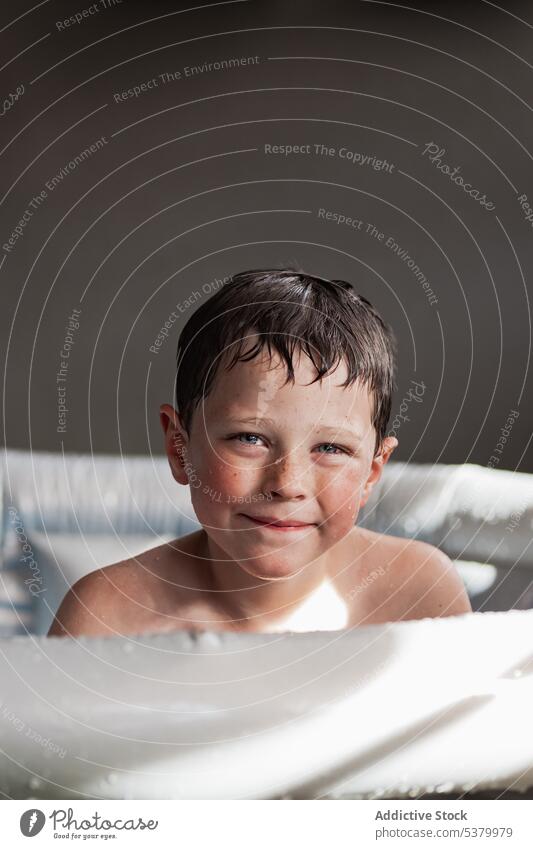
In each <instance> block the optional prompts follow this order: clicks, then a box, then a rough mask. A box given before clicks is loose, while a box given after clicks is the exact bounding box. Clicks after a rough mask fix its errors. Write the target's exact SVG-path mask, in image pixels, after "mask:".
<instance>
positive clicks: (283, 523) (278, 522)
mask: <svg viewBox="0 0 533 849" xmlns="http://www.w3.org/2000/svg"><path fill="white" fill-rule="evenodd" d="M241 516H244V517H245V518H246V519H250V521H252V522H256V523H257V524H258V525H263V526H264V527H268V528H275V529H277V530H291V529H292V530H296V529H300V528H312V527H313V526H314V524H315V523H314V522H299V521H298V520H297V519H278V518H276V517H275V516H250V515H248V514H247V513H241Z"/></svg>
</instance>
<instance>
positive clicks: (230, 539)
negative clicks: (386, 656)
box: [49, 269, 471, 636]
mask: <svg viewBox="0 0 533 849" xmlns="http://www.w3.org/2000/svg"><path fill="white" fill-rule="evenodd" d="M394 347H395V341H394V337H393V334H392V331H391V330H390V328H389V327H388V326H387V325H386V324H385V323H384V322H383V321H382V319H381V318H380V316H379V315H378V313H377V312H376V310H375V309H374V308H373V307H372V305H371V304H370V303H369V301H367V300H366V299H365V298H363V297H361V296H359V295H357V294H356V293H355V292H354V291H353V289H352V287H351V285H350V284H349V283H346V282H344V281H341V280H334V281H328V280H324V279H321V278H318V277H314V276H312V275H309V274H305V273H303V272H299V271H295V270H292V269H287V270H256V271H248V272H243V273H241V274H237V275H236V276H234V277H233V278H232V279H231V280H230V281H229V282H228V283H226V285H225V286H224V287H222V288H221V289H219V290H218V291H217V293H216V294H215V295H214V296H212V297H211V298H209V299H208V300H207V301H206V302H205V303H204V304H202V305H201V306H200V307H199V308H198V309H197V310H196V311H195V312H194V314H193V315H192V317H191V318H190V319H189V320H188V322H187V324H186V325H185V327H184V329H183V331H182V334H181V336H180V341H179V345H178V363H177V365H178V369H177V378H176V402H177V409H178V410H179V412H177V410H176V409H174V407H172V406H171V405H169V404H163V405H162V406H161V408H160V420H161V424H162V427H163V431H164V435H165V448H166V453H167V456H168V461H169V464H170V469H171V471H172V475H173V477H174V478H175V480H176V481H177V483H179V484H182V485H189V486H190V491H191V499H192V504H193V507H194V510H195V513H196V515H197V518H198V520H199V522H200V524H201V525H202V528H201V529H200V530H198V531H195V532H194V533H191V534H188V535H187V536H184V537H182V538H180V539H177V540H174V541H173V542H172V543H169V544H165V545H160V546H157V547H156V548H152V549H150V550H149V551H146V552H144V553H143V554H141V555H139V556H138V557H136V558H131V559H129V560H125V561H122V562H120V563H115V564H111V565H109V566H107V567H105V568H103V569H98V570H96V571H95V572H91V573H90V574H88V575H86V576H84V577H83V578H81V579H80V580H79V581H77V582H76V584H75V585H74V586H73V587H72V589H71V590H70V591H69V592H68V593H67V595H66V596H65V598H64V599H63V602H62V604H61V606H60V608H59V610H58V612H57V614H56V618H55V620H54V622H53V624H52V627H51V628H50V631H49V635H70V636H77V635H79V634H93V635H96V634H104V635H113V634H133V633H141V632H147V631H151V632H155V631H159V632H161V631H173V630H176V629H180V628H189V629H198V628H200V629H213V630H223V629H231V630H236V631H255V632H260V631H264V632H272V631H291V630H292V631H312V630H338V629H343V628H350V627H353V626H357V625H366V624H371V623H378V622H387V621H397V620H401V619H420V618H423V617H437V616H450V615H457V614H461V613H468V612H470V611H471V607H470V603H469V600H468V596H467V594H466V591H465V588H464V586H463V583H462V581H461V579H460V577H459V575H458V573H457V572H456V570H455V567H454V566H453V564H452V562H451V561H450V560H449V558H448V557H447V556H446V555H445V554H443V553H442V552H441V551H439V549H437V548H435V547H433V546H431V545H428V544H426V543H423V542H420V541H415V540H407V539H403V538H399V537H392V536H385V535H383V534H378V533H373V532H371V531H369V530H366V529H363V528H359V527H357V525H356V519H357V516H358V513H359V510H360V508H361V507H362V506H363V505H364V504H365V503H366V501H367V500H368V498H369V496H370V493H371V491H372V488H373V487H374V485H375V484H376V483H377V481H378V480H379V478H380V476H381V473H382V470H383V466H384V465H385V463H386V462H387V461H388V459H389V457H390V456H391V454H392V452H393V450H394V449H395V448H396V446H397V445H398V440H397V439H396V438H395V437H393V436H386V435H385V434H386V430H387V423H388V420H389V416H390V410H391V395H392V391H393V384H394Z"/></svg>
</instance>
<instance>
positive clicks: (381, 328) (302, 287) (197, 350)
mask: <svg viewBox="0 0 533 849" xmlns="http://www.w3.org/2000/svg"><path fill="white" fill-rule="evenodd" d="M252 333H253V334H258V336H259V338H258V339H257V341H256V343H255V344H254V346H253V348H251V349H250V350H248V351H246V352H245V348H246V347H249V342H250V339H249V336H250V334H252ZM247 337H248V338H247ZM264 347H266V348H267V350H268V353H269V355H270V357H271V358H272V353H273V350H275V351H276V352H277V353H278V354H279V356H280V357H281V358H282V359H283V360H284V361H285V364H286V368H287V381H288V380H292V382H294V368H293V361H292V357H293V353H294V351H295V349H297V348H298V349H301V350H302V351H304V352H305V353H306V354H307V355H308V356H309V357H310V359H311V360H312V362H313V364H314V366H315V368H316V370H317V376H316V378H315V380H314V381H313V383H314V382H315V381H316V380H319V379H321V378H322V377H323V376H324V375H325V374H327V373H328V372H329V371H330V370H332V369H333V368H334V367H336V365H337V363H338V362H339V361H340V360H341V359H344V361H345V362H346V366H347V371H348V377H347V379H346V380H345V382H344V384H342V385H343V386H345V387H346V386H350V385H352V384H353V383H355V381H356V380H357V379H360V380H361V382H362V383H364V384H366V385H367V386H368V387H369V390H370V391H371V392H372V394H373V397H374V405H373V414H372V424H373V426H374V428H375V430H376V442H375V449H374V450H375V452H376V451H377V450H378V449H379V447H380V446H381V444H382V440H383V439H384V437H385V434H386V430H387V424H388V421H389V417H390V412H391V403H392V393H393V390H394V369H395V352H396V340H395V337H394V334H393V332H392V330H391V328H390V327H389V326H388V325H387V324H386V323H385V322H384V321H383V320H382V318H381V316H380V315H379V313H378V312H377V310H375V309H374V307H373V306H372V304H371V303H370V301H368V300H367V299H366V298H364V297H362V295H358V294H357V293H356V292H355V291H354V289H353V287H352V285H351V283H347V282H346V281H344V280H326V279H323V278H320V277H315V276H314V275H312V274H306V273H305V272H303V271H297V270H296V269H292V268H283V269H255V270H252V271H242V272H241V273H239V274H235V275H234V276H233V277H231V278H230V280H229V281H228V282H227V283H225V284H224V285H223V286H222V287H221V288H220V289H218V291H217V292H216V293H215V294H214V295H212V296H211V297H209V299H208V300H207V301H206V302H205V303H203V304H202V305H201V306H200V307H199V308H198V309H197V310H196V311H195V312H194V313H193V315H192V316H191V318H189V320H188V321H187V323H186V324H185V326H184V328H183V330H182V332H181V335H180V338H179V342H178V351H177V375H176V396H175V406H176V409H177V410H178V411H179V413H180V416H181V420H182V423H183V426H184V428H185V430H186V431H187V433H188V434H189V435H190V427H191V422H192V416H193V413H194V410H195V408H196V407H197V406H198V404H199V403H200V401H201V400H202V399H203V398H206V397H207V395H208V394H209V391H210V389H211V387H212V385H213V382H214V379H215V376H216V373H217V370H218V368H219V367H220V365H221V361H222V360H223V359H224V366H225V367H226V368H227V369H228V370H229V369H231V368H233V366H234V365H235V364H236V363H237V362H238V361H239V360H243V361H245V360H251V359H253V358H254V357H255V356H257V354H259V353H260V351H261V350H262V349H263V348H264ZM232 354H233V356H231V355H232Z"/></svg>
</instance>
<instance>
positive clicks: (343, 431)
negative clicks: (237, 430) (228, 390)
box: [230, 416, 363, 442]
mask: <svg viewBox="0 0 533 849" xmlns="http://www.w3.org/2000/svg"><path fill="white" fill-rule="evenodd" d="M230 421H231V422H233V423H234V424H255V425H257V424H269V425H275V424H276V423H275V421H274V420H273V419H269V418H267V417H258V416H248V417H246V416H245V417H242V418H241V417H240V416H236V417H235V418H233V417H232V418H231V419H230ZM319 430H320V431H324V432H328V433H333V434H336V435H339V436H340V435H344V436H349V437H350V438H351V439H355V440H357V442H362V440H363V437H362V436H361V434H360V433H358V432H357V431H354V430H351V429H350V428H344V427H335V426H333V425H321V426H320V428H319Z"/></svg>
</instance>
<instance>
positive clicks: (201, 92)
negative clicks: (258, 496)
mask: <svg viewBox="0 0 533 849" xmlns="http://www.w3.org/2000/svg"><path fill="white" fill-rule="evenodd" d="M32 5H34V4H33V3H32V2H27V0H25V2H24V3H10V4H4V5H3V7H2V12H1V15H2V24H1V26H3V27H5V28H4V30H3V31H2V32H1V33H0V38H1V39H2V44H3V53H2V55H3V56H4V57H5V58H4V61H8V60H12V61H10V62H9V64H8V65H7V66H6V67H4V69H3V71H2V87H1V90H2V92H3V97H6V98H8V97H9V94H10V93H11V94H15V93H16V91H17V87H18V91H19V92H21V89H22V87H24V91H23V92H21V93H20V96H19V97H18V99H15V100H14V102H13V103H12V105H10V104H11V100H13V98H11V99H9V100H8V105H7V108H6V106H5V104H4V109H5V114H4V115H3V116H2V118H1V122H2V123H1V128H2V130H3V134H2V149H3V152H2V160H1V161H2V172H1V173H2V184H1V188H2V197H4V195H6V193H7V196H6V197H5V199H4V200H3V203H2V207H1V209H2V220H1V242H2V245H3V247H2V249H1V251H0V259H1V260H2V261H3V265H2V268H1V270H0V282H1V287H0V289H1V297H2V301H3V308H2V310H1V315H0V321H1V327H2V340H3V348H2V355H3V359H4V363H5V370H4V381H5V382H4V386H5V394H4V405H3V415H4V420H3V439H4V442H5V444H7V445H9V446H11V447H30V446H31V447H32V448H33V449H35V450H42V449H45V450H52V451H56V450H64V451H66V452H71V451H82V452H85V451H94V452H120V451H122V452H125V453H140V454H144V453H147V452H150V451H151V452H155V453H160V452H161V451H162V434H161V432H160V425H159V416H158V407H159V404H160V403H162V402H164V401H170V402H171V401H172V393H173V380H174V370H175V351H176V343H177V337H178V332H179V328H180V327H181V326H182V325H183V322H184V321H185V320H186V318H187V316H188V315H190V314H191V312H190V311H191V310H193V309H194V308H195V307H196V305H197V304H199V303H200V301H201V300H202V299H204V298H206V297H207V296H208V295H207V294H206V293H207V292H208V291H213V290H214V289H215V288H216V286H217V285H218V284H217V282H216V281H221V280H223V279H224V278H225V277H227V276H228V275H231V274H232V273H235V272H237V271H239V270H243V269H246V268H253V267H265V266H271V265H280V264H282V263H284V262H289V261H290V262H296V263H298V264H299V265H301V266H302V267H304V268H305V269H307V270H309V271H310V272H312V273H313V272H314V273H316V274H319V275H322V276H332V277H337V278H345V279H348V280H352V281H354V282H355V284H356V286H357V288H358V290H359V292H361V293H362V294H364V295H365V296H366V297H367V298H369V299H370V300H371V301H372V302H373V303H375V304H376V306H377V307H378V309H379V310H380V311H381V312H382V314H383V315H384V317H385V318H386V319H387V320H388V321H389V322H390V323H391V324H392V325H393V327H394V328H395V331H396V335H397V337H398V342H399V362H398V390H397V393H396V396H395V401H394V405H393V408H394V412H393V416H394V415H395V414H396V413H397V412H398V411H399V409H400V405H401V404H402V399H403V398H405V397H407V393H408V390H409V387H410V386H412V385H413V384H412V383H411V381H419V382H423V383H424V385H425V387H426V389H425V392H424V395H423V399H422V402H421V403H415V402H413V401H410V402H406V403H407V407H406V405H405V403H404V407H403V410H404V413H405V415H406V416H407V418H408V421H401V422H400V420H399V419H398V420H397V423H396V435H397V436H398V439H399V441H400V447H399V448H398V450H397V452H396V454H395V455H394V456H395V459H400V460H406V459H409V458H412V459H414V460H416V461H418V462H444V463H462V462H473V463H480V464H484V465H487V464H489V465H495V463H496V461H495V460H494V459H492V460H491V458H494V457H497V459H498V460H499V464H498V465H499V467H501V468H508V469H515V468H516V469H519V470H521V471H533V451H532V448H531V443H530V438H531V431H532V412H531V410H532V404H531V400H532V381H531V369H530V368H529V365H530V363H529V357H530V353H531V344H530V342H531V338H530V331H531V309H530V303H529V300H528V292H529V298H531V296H532V293H531V270H532V248H533V226H532V224H533V221H528V220H527V218H526V215H527V213H528V210H527V209H526V208H523V207H522V206H521V204H520V201H519V198H520V196H522V195H523V194H525V195H527V196H528V202H529V203H530V204H531V205H532V206H533V181H532V174H533V167H532V156H533V121H532V107H533V98H532V97H531V92H532V91H533V86H532V81H533V70H532V65H531V64H529V63H530V62H533V30H532V29H531V27H528V26H527V25H526V23H525V21H526V20H527V21H528V22H529V24H533V9H532V7H531V4H529V3H526V2H510V3H509V2H508V3H506V4H505V10H503V8H502V9H498V8H497V6H496V5H495V4H489V3H485V2H482V0H480V2H470V3H465V2H461V3H458V2H456V3H452V2H442V3H427V2H410V3H409V4H406V5H405V6H404V7H403V8H402V7H400V6H395V5H394V4H390V3H375V2H355V0H354V2H342V3H341V2H327V3H310V2H290V3H288V2H285V3H279V2H276V3H262V2H257V1H256V0H245V2H227V3H219V4H203V3H198V2H194V3H190V2H188V3H186V4H180V3H170V2H159V3H155V2H151V3H140V2H132V0H123V2H122V3H115V4H113V3H112V2H110V4H109V5H110V8H107V9H106V8H104V3H102V2H99V3H97V4H96V5H94V4H93V6H91V4H90V3H88V2H87V3H84V2H83V0H80V2H75V3H66V2H63V3H61V2H51V0H48V2H45V3H43V4H41V5H40V6H39V8H36V9H35V10H34V11H31V12H30V11H29V10H30V9H31V8H32ZM191 6H194V10H192V11H180V10H186V9H188V8H189V7H191ZM84 9H85V10H86V16H85V17H82V18H81V20H80V21H79V22H74V23H71V25H69V26H67V25H66V24H65V23H61V22H62V21H64V20H65V19H67V18H68V17H69V16H70V15H75V14H76V13H81V12H82V11H83V10H84ZM90 9H92V10H93V11H92V13H91V12H90ZM96 9H97V11H96ZM27 11H28V14H24V13H25V12H27ZM19 16H20V17H19ZM17 18H18V20H15V19H17ZM520 18H523V19H524V21H521V20H520ZM36 42H37V43H36ZM237 57H238V58H244V57H248V60H246V61H247V63H246V64H242V65H240V66H238V67H232V68H222V69H217V68H216V67H215V68H212V69H211V70H206V71H204V72H203V73H202V74H196V75H194V76H188V75H186V71H185V68H186V67H187V66H189V67H191V66H199V65H202V64H203V63H204V62H207V63H209V62H211V63H215V62H222V61H224V60H228V59H231V58H237ZM255 57H257V59H256V58H255ZM179 73H180V74H181V77H180V76H179ZM165 74H166V75H167V76H166V77H165ZM170 74H173V75H174V77H175V78H172V77H171V76H170ZM163 79H165V80H166V81H165V82H163ZM150 80H155V82H152V83H150V87H149V86H148V83H149V81H150ZM143 83H144V84H145V90H144V91H140V93H139V94H138V96H124V97H123V99H120V97H119V95H120V96H122V95H121V93H122V92H125V91H127V90H128V89H132V88H133V87H134V86H139V87H141V86H142V84H143ZM99 138H100V139H102V140H101V142H100V145H99V147H98V146H96V147H95V148H94V151H93V152H89V153H88V154H84V155H83V156H82V158H81V159H78V160H77V161H76V160H75V157H76V156H78V155H79V154H80V153H81V152H82V151H84V150H86V149H87V148H89V149H90V146H91V145H93V144H94V143H95V142H96V141H97V140H98V139H99ZM429 143H433V144H435V145H436V146H437V147H438V149H442V148H444V151H445V152H444V153H441V154H440V164H441V165H448V166H449V167H450V169H452V170H453V169H454V168H455V167H458V169H459V170H457V171H456V172H455V174H456V176H457V175H462V176H463V177H464V180H465V182H468V183H469V184H471V185H472V187H473V188H475V189H478V190H479V197H478V198H477V199H476V198H475V197H471V196H468V195H467V194H466V193H465V191H464V190H463V188H462V187H461V186H459V185H457V184H456V183H454V182H453V181H452V180H451V179H450V176H449V175H447V174H446V173H444V172H443V170H440V169H439V168H438V167H437V166H438V165H439V161H438V158H437V159H435V161H431V159H430V157H429V152H428V153H424V150H425V148H426V146H427V145H428V144H429ZM265 145H304V146H308V147H305V148H304V151H305V152H302V153H298V154H297V153H294V154H290V155H287V156H285V155H281V154H276V153H265ZM315 145H324V146H325V148H328V149H332V151H333V153H332V155H328V154H324V153H323V152H322V153H319V154H317V153H316V149H315ZM343 148H345V149H346V150H347V151H349V152H351V153H353V154H354V155H355V156H354V159H353V160H350V159H348V158H346V157H344V156H342V155H341V150H342V149H343ZM436 149H437V148H434V149H433V150H436ZM362 157H366V160H365V161H364V164H361V161H362ZM371 157H375V160H371ZM379 160H382V161H383V160H386V162H385V163H384V162H382V164H381V165H380V166H379V167H377V166H376V167H374V165H373V164H372V162H374V163H377V162H379ZM387 163H388V164H387ZM58 174H59V175H61V174H62V175H63V176H62V178H61V177H60V178H59V180H58V181H57V184H56V185H55V186H53V187H52V188H51V189H50V187H48V188H47V183H49V186H50V185H51V184H50V181H51V180H52V178H53V177H54V175H58ZM43 190H44V191H45V192H46V195H43V196H42V202H41V203H40V204H38V203H37V202H35V201H34V202H33V206H32V198H33V197H35V196H36V195H38V194H39V193H40V192H42V191H43ZM320 210H327V211H329V212H331V213H337V214H339V215H344V216H347V217H351V218H352V219H355V220H356V221H358V222H360V224H359V225H357V226H356V227H352V226H348V225H347V224H344V223H343V224H339V223H336V222H335V220H334V219H331V218H330V220H326V219H325V218H323V217H321V216H320ZM25 214H26V219H27V220H26V221H25V222H24V224H23V225H22V226H20V228H19V231H20V233H21V235H16V236H12V233H13V231H14V230H15V228H16V227H17V225H18V222H19V221H20V219H21V218H22V217H23V216H24V215H25ZM532 217H533V216H532ZM371 225H374V226H375V228H376V232H374V231H373V230H372V229H371ZM378 232H379V233H381V234H383V235H382V237H381V239H380V237H379V236H378V235H377V233H378ZM10 237H11V239H12V242H11V244H10V243H9V238H10ZM393 244H396V245H398V246H399V248H398V250H399V251H400V252H399V253H396V252H395V251H394V249H393ZM6 245H7V247H8V248H9V250H8V249H7V248H6V247H5V246H6ZM195 292H196V293H199V294H196V295H195V294H194V293H195ZM431 293H433V295H431ZM177 304H179V305H180V307H181V309H182V310H183V312H182V313H180V316H181V317H180V321H178V322H177V323H175V324H174V326H173V327H172V329H171V331H170V335H169V336H168V338H167V339H166V340H165V341H164V344H162V345H161V346H160V347H159V348H156V350H157V351H158V352H157V353H153V352H151V351H150V346H153V345H154V341H155V339H156V337H157V336H158V333H159V332H160V329H161V327H162V326H164V324H165V321H166V320H167V318H168V316H169V315H170V314H171V313H172V311H173V310H175V311H178V312H180V307H177V306H176V305H177ZM73 310H80V311H81V312H80V313H79V327H77V328H75V330H74V331H73V333H72V336H73V343H72V345H71V348H70V352H69V353H70V356H69V358H68V360H66V359H65V358H64V357H63V356H62V354H61V351H62V350H63V349H64V340H65V337H66V333H67V330H66V327H67V325H68V319H69V316H71V315H73V314H74V313H73ZM62 360H63V362H64V363H65V362H66V363H67V366H66V368H65V367H64V368H63V373H62V374H63V376H64V377H65V380H63V381H60V382H57V377H56V376H57V374H58V373H60V368H61V361H62ZM528 368H529V371H528ZM58 389H61V390H63V395H59V394H58ZM61 398H64V399H65V404H64V406H66V407H67V408H68V412H67V413H66V415H65V417H64V419H63V420H62V421H63V422H64V429H63V431H62V432H58V426H59V425H60V421H59V410H58V401H59V400H60V399H61ZM406 410H408V412H405V411H406ZM512 411H515V413H518V415H516V414H515V413H513V412H512ZM509 416H511V423H512V426H511V427H508V428H507V430H508V434H507V436H508V439H507V442H505V443H502V442H501V441H500V436H501V430H502V428H505V425H506V422H507V421H508V419H509ZM391 425H392V422H391ZM498 443H499V444H500V448H501V450H500V452H498V454H495V453H494V451H495V448H496V446H497V445H498Z"/></svg>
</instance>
